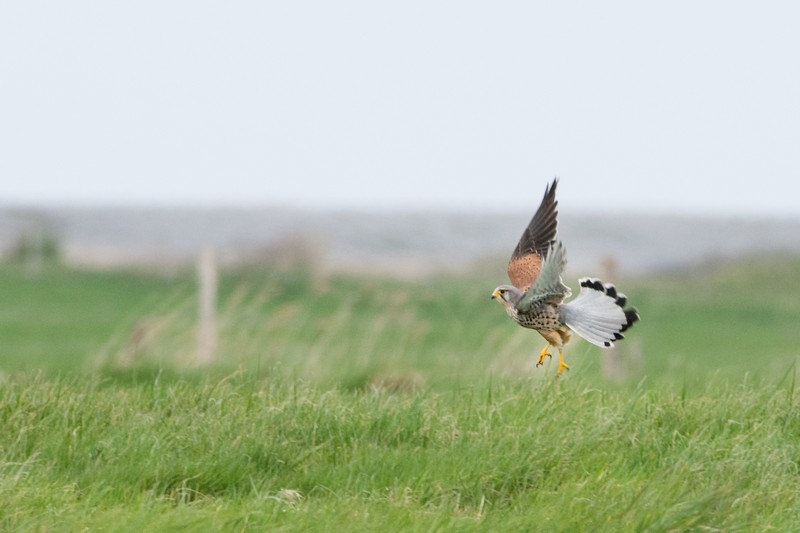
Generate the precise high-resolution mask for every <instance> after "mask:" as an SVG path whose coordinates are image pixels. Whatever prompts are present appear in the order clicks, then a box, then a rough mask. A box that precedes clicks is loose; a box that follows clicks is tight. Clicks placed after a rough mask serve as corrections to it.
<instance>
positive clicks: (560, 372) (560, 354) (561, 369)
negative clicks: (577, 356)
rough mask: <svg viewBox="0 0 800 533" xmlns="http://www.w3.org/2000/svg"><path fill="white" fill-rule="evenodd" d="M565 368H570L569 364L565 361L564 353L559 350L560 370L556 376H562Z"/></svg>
mask: <svg viewBox="0 0 800 533" xmlns="http://www.w3.org/2000/svg"><path fill="white" fill-rule="evenodd" d="M564 370H569V365H568V364H567V363H565V362H564V355H563V354H562V353H561V352H560V351H559V352H558V372H556V376H560V375H561V374H562V373H563V372H564Z"/></svg>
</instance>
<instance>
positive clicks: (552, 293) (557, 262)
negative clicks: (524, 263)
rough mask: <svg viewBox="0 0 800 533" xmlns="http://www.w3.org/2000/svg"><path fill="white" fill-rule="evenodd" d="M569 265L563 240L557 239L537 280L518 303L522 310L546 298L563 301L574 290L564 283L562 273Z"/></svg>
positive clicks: (546, 256)
mask: <svg viewBox="0 0 800 533" xmlns="http://www.w3.org/2000/svg"><path fill="white" fill-rule="evenodd" d="M566 266H567V252H566V250H564V245H563V244H561V241H556V242H555V243H554V244H553V245H552V246H551V247H550V249H549V250H548V252H547V254H546V255H545V258H544V261H542V268H541V270H540V272H539V276H538V277H537V278H536V282H534V284H533V285H531V288H530V289H528V292H526V293H525V296H523V297H522V299H521V300H520V301H519V302H518V303H517V309H519V310H520V311H523V312H524V311H527V310H529V309H530V308H531V307H532V306H533V305H534V304H536V303H537V302H542V301H546V300H557V301H559V302H560V301H561V300H563V299H564V298H568V297H569V296H570V294H572V291H571V290H570V289H569V287H567V286H566V285H564V282H563V281H562V280H561V274H562V273H563V272H564V268H565V267H566Z"/></svg>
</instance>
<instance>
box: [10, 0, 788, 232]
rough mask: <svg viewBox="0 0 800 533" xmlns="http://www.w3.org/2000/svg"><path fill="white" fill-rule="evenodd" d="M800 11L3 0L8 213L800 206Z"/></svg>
mask: <svg viewBox="0 0 800 533" xmlns="http://www.w3.org/2000/svg"><path fill="white" fill-rule="evenodd" d="M799 21H800V3H798V2H792V1H785V2H727V1H726V2H722V1H719V2H710V1H709V2H697V1H692V2H674V1H673V2H660V3H658V4H656V3H654V2H523V1H520V2H480V3H478V2H465V1H458V2H432V1H426V2H417V1H403V2H391V3H389V2H375V1H364V2H351V1H339V2H329V1H318V2H301V1H300V2H294V1H289V2H287V1H280V2H278V1H256V0H250V1H231V2H205V1H183V0H181V1H158V2H155V1H149V0H146V1H145V0H137V1H124V2H123V1H110V2H101V1H95V2H86V1H71V2H55V1H42V2H27V1H23V0H17V1H5V2H2V3H0V204H45V205H76V204H77V205H102V204H108V203H111V204H118V205H119V204H133V205H140V204H145V205H147V204H158V205H164V204H182V205H186V204H189V205H217V204H225V205H237V204H242V205H269V204H281V205H293V206H301V207H302V206H310V207H334V208H353V207H355V208H361V209H363V208H376V209H383V208H403V209H405V208H413V209H418V208H431V207H432V208H444V209H455V210H466V209H480V210H500V209H512V210H514V211H518V210H520V209H527V208H530V207H531V206H533V207H535V205H537V204H538V201H539V200H540V198H541V195H542V193H543V191H544V186H545V184H546V183H547V182H548V181H549V180H550V179H552V177H553V176H556V175H557V176H559V177H560V178H561V180H562V181H561V186H560V191H559V198H560V201H561V203H562V208H564V207H565V206H567V205H568V206H569V208H570V209H574V210H578V209H580V210H591V211H595V212H628V211H631V212H659V213H679V214H712V215H735V214H740V213H741V214H746V215H758V216H765V215H780V216H792V217H800V30H798V23H799Z"/></svg>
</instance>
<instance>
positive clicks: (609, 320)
mask: <svg viewBox="0 0 800 533" xmlns="http://www.w3.org/2000/svg"><path fill="white" fill-rule="evenodd" d="M609 287H611V288H612V289H613V286H603V285H602V284H601V283H600V282H596V280H587V279H584V280H581V291H580V293H578V297H577V298H575V299H574V300H573V301H571V302H568V303H564V304H561V319H562V320H563V321H564V323H565V324H566V325H567V326H569V328H570V329H571V330H573V331H574V332H575V333H577V334H578V335H580V336H581V337H583V338H584V339H586V340H587V341H589V342H591V343H592V344H595V345H597V346H601V347H604V348H610V347H611V346H614V341H615V340H618V339H621V338H622V334H621V331H622V330H623V329H625V327H626V326H627V325H629V319H628V317H627V316H625V311H624V310H623V309H622V307H620V306H619V305H618V303H617V297H616V292H615V291H614V292H613V294H614V297H612V296H610V295H609V294H607V291H608V290H609Z"/></svg>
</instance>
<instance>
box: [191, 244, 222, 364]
mask: <svg viewBox="0 0 800 533" xmlns="http://www.w3.org/2000/svg"><path fill="white" fill-rule="evenodd" d="M197 281H198V315H197V352H196V354H195V362H196V363H197V364H198V365H204V364H208V363H211V362H213V361H214V359H215V358H216V350H217V320H216V314H217V259H216V256H215V254H214V249H213V248H212V247H210V246H207V247H205V248H203V250H202V251H201V252H200V257H199V259H198V262H197Z"/></svg>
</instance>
